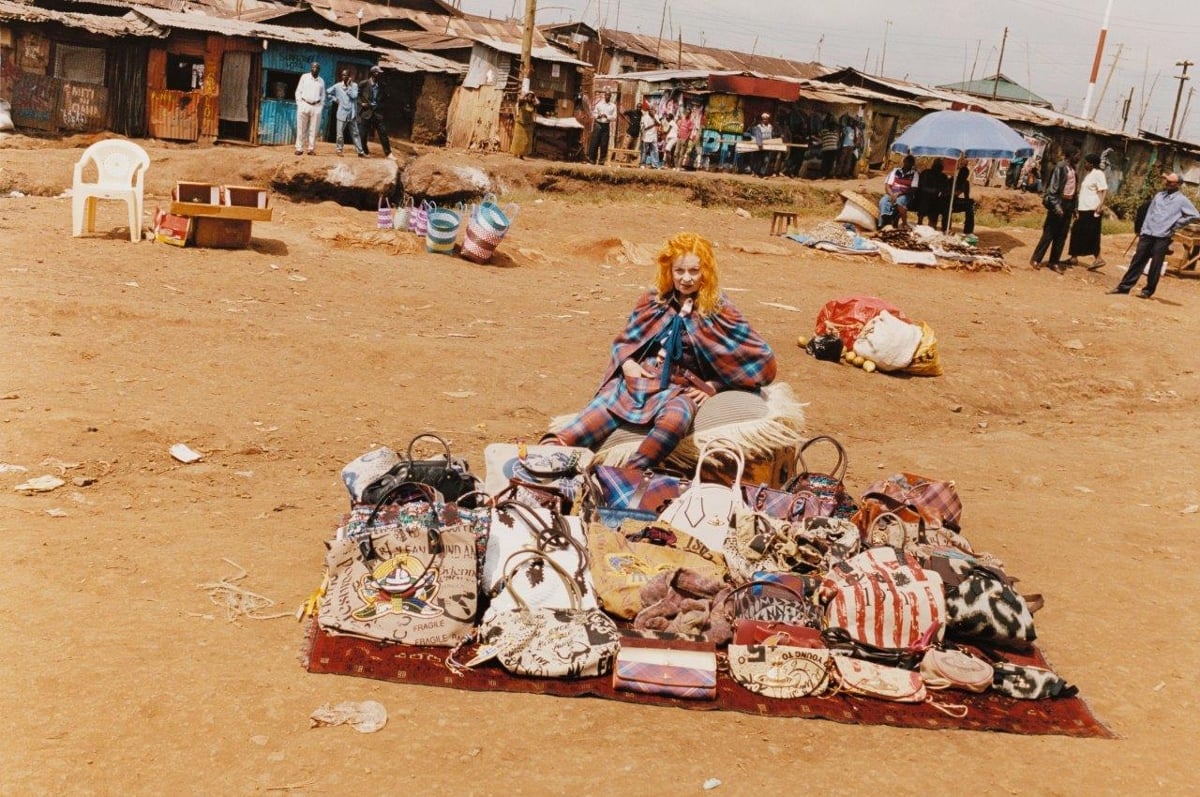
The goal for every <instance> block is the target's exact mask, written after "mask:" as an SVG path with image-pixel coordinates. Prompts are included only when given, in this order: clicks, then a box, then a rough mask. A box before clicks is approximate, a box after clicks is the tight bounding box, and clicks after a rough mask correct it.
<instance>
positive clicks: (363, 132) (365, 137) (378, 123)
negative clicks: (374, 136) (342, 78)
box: [358, 66, 392, 158]
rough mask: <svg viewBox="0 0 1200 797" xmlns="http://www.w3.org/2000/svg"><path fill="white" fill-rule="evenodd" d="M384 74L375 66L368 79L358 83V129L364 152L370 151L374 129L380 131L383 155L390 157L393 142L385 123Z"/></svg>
mask: <svg viewBox="0 0 1200 797" xmlns="http://www.w3.org/2000/svg"><path fill="white" fill-rule="evenodd" d="M382 74H383V70H382V69H380V68H379V67H377V66H373V67H371V74H370V75H369V76H368V77H367V79H366V80H364V81H363V82H362V83H359V84H358V103H359V106H358V129H359V137H360V138H361V139H362V148H363V152H364V153H367V154H369V153H370V149H369V144H370V142H371V131H372V130H374V131H377V132H378V133H379V146H381V147H383V156H384V157H385V158H390V157H392V143H391V142H390V141H388V134H387V128H386V127H385V126H384V124H383V104H384V91H383V84H382V83H380V82H379V76H380V75H382Z"/></svg>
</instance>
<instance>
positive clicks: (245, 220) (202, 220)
mask: <svg viewBox="0 0 1200 797" xmlns="http://www.w3.org/2000/svg"><path fill="white" fill-rule="evenodd" d="M170 212H171V213H172V214H174V215H176V216H188V217H190V218H191V219H192V224H193V236H194V238H195V243H196V246H207V247H213V248H217V249H244V248H246V247H247V246H249V245H250V226H251V224H252V223H253V222H256V221H270V220H271V208H258V207H247V206H244V205H211V204H206V203H203V202H179V201H174V202H172V203H171V210H170Z"/></svg>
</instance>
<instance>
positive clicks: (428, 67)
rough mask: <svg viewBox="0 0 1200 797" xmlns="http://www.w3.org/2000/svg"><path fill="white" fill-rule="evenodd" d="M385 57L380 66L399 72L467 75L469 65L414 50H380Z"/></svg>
mask: <svg viewBox="0 0 1200 797" xmlns="http://www.w3.org/2000/svg"><path fill="white" fill-rule="evenodd" d="M380 52H382V53H383V57H382V58H380V59H379V66H381V67H383V68H384V69H394V70H396V71H397V72H408V73H410V74H411V73H416V72H443V73H445V74H448V75H465V74H467V65H466V64H460V63H459V62H458V61H451V60H450V59H449V58H442V57H441V56H440V55H433V54H431V53H419V52H416V51H413V50H380Z"/></svg>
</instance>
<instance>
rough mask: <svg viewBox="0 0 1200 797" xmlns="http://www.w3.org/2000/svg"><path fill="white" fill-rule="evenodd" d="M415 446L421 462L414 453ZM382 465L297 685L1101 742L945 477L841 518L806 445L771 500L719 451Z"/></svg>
mask: <svg viewBox="0 0 1200 797" xmlns="http://www.w3.org/2000/svg"><path fill="white" fill-rule="evenodd" d="M893 309H894V308H893ZM880 312H889V315H893V317H895V318H896V319H897V321H900V322H902V323H907V322H906V321H903V314H901V313H899V311H898V310H895V312H894V314H893V313H892V312H890V311H888V310H886V309H882V308H881V309H880ZM831 317H837V318H841V317H843V316H831ZM868 323H869V322H864V323H863V324H862V326H863V327H866V326H868ZM423 438H428V439H431V440H433V441H434V442H436V443H437V444H438V445H439V446H440V447H441V452H440V455H439V456H435V457H432V458H430V459H418V458H417V457H416V456H415V454H414V445H416V444H418V443H420V442H421V441H422V439H423ZM421 445H428V440H427V441H426V442H425V443H421ZM404 450H405V454H404V455H400V454H398V453H396V451H393V450H391V449H387V448H384V449H376V450H374V451H370V452H367V453H366V454H364V455H363V456H361V457H359V458H358V459H356V460H355V461H354V462H352V463H350V464H348V465H347V466H346V468H345V469H344V470H343V474H342V475H343V480H344V482H345V485H346V488H347V492H348V494H349V496H350V499H351V501H350V511H349V513H348V514H347V515H346V516H345V518H344V520H343V522H342V523H341V525H340V526H339V528H338V529H337V531H336V533H335V534H334V536H333V539H331V540H330V541H329V542H328V543H327V548H328V552H327V554H326V556H325V561H326V572H325V576H324V578H323V580H322V584H321V586H320V588H319V589H318V590H317V591H316V592H314V594H313V596H312V597H311V598H310V599H309V601H308V602H307V603H306V604H305V606H304V607H303V608H302V611H301V612H300V613H299V616H300V617H301V618H302V619H303V617H305V616H311V617H312V620H311V621H310V622H311V625H310V631H309V639H308V650H307V666H308V668H309V670H310V671H313V672H328V673H341V674H349V675H365V676H367V677H373V678H382V679H386V680H395V681H406V682H410V683H424V684H433V685H441V686H451V687H457V688H464V689H496V690H505V691H534V692H539V693H543V694H561V695H584V694H587V695H595V696H600V697H606V698H610V699H616V700H624V701H629V702H642V703H651V704H665V705H676V706H681V707H693V708H695V707H709V708H719V709H726V710H739V711H752V712H754V713H759V714H767V715H776V716H810V717H825V718H830V719H835V720H839V721H849V722H870V723H886V724H893V725H901V726H905V727H927V728H931V727H936V728H954V727H960V728H976V729H991V730H1005V731H1011V732H1021V733H1064V734H1070V735H1080V736H1109V735H1111V734H1110V732H1109V731H1108V730H1107V728H1105V727H1104V726H1103V725H1102V724H1101V723H1100V722H1098V721H1097V720H1096V719H1095V718H1094V717H1093V716H1092V715H1091V713H1090V712H1089V711H1088V709H1087V707H1086V705H1085V704H1084V703H1083V702H1082V700H1080V699H1079V698H1078V697H1077V695H1076V689H1075V687H1073V686H1071V685H1070V684H1068V683H1067V682H1066V681H1065V680H1063V679H1062V678H1061V677H1060V676H1058V675H1057V674H1055V673H1054V672H1053V670H1052V669H1051V668H1049V667H1048V666H1047V664H1046V662H1045V660H1044V659H1043V658H1042V657H1041V656H1040V654H1039V653H1038V652H1037V649H1036V648H1035V647H1034V646H1033V643H1034V641H1035V639H1036V632H1035V628H1034V622H1033V613H1034V612H1035V611H1037V610H1038V609H1040V608H1041V606H1042V603H1043V601H1042V600H1041V598H1040V596H1034V595H1023V594H1022V593H1021V592H1019V591H1018V590H1017V588H1016V587H1015V586H1014V581H1013V579H1011V578H1010V577H1009V576H1008V575H1007V573H1006V572H1005V570H1004V567H1003V563H1001V562H1000V561H999V560H997V559H996V558H995V557H993V556H990V555H988V554H986V553H983V552H979V551H976V550H975V549H974V548H973V547H972V545H971V543H970V542H968V541H967V538H966V537H965V536H964V534H963V526H962V519H963V514H964V513H963V507H962V501H961V499H960V498H959V495H958V492H957V489H956V487H955V484H954V482H952V481H948V480H945V479H936V478H928V477H924V476H920V475H917V474H914V473H911V472H904V473H897V474H894V475H892V476H891V477H889V478H887V479H883V480H881V481H878V482H876V483H875V484H872V485H870V487H869V488H868V489H867V490H866V491H865V492H863V493H862V494H861V495H860V496H859V497H858V498H854V497H852V493H851V491H850V489H849V488H848V486H847V484H846V475H847V470H848V464H849V457H848V455H847V452H846V450H845V448H844V447H843V446H842V445H841V444H840V443H839V442H838V441H837V440H835V439H833V438H831V437H828V436H818V437H815V438H812V439H810V440H808V441H807V442H805V443H804V444H803V445H802V446H800V447H799V450H798V452H797V455H796V460H795V462H794V463H793V464H792V466H791V467H790V468H789V469H788V472H789V473H791V474H794V475H793V476H791V477H790V478H788V479H787V480H786V481H784V482H782V483H778V482H761V483H751V482H750V481H747V480H746V478H745V477H746V473H747V471H746V470H745V468H744V467H743V463H744V456H743V453H742V451H741V449H740V447H739V446H738V444H737V443H734V442H733V441H731V440H727V439H721V438H715V439H712V440H709V441H707V442H706V443H705V444H704V445H703V446H702V447H701V449H700V451H699V453H698V457H697V460H696V462H695V463H694V469H693V471H692V472H691V473H690V474H688V475H687V476H679V475H673V474H668V473H658V472H655V471H645V472H635V471H630V472H626V471H629V470H630V469H627V468H623V467H621V466H605V465H598V464H593V463H592V462H591V461H590V458H589V456H588V454H590V452H587V451H586V450H585V449H572V448H568V447H559V446H528V447H526V446H523V445H515V446H514V445H510V444H503V443H495V444H493V445H492V446H489V448H488V456H487V473H486V476H485V478H482V479H481V478H478V477H476V476H475V475H474V474H472V473H471V471H470V466H469V464H468V463H467V462H466V461H465V460H464V459H462V458H461V457H458V456H455V455H454V454H453V452H452V451H451V447H450V446H449V445H448V444H447V443H446V442H445V441H444V440H442V439H441V438H439V437H436V436H433V435H418V436H417V437H416V438H414V440H413V441H412V442H410V443H409V445H408V447H407V448H406V449H404ZM709 460H723V461H724V462H726V463H727V466H723V467H712V466H711V463H709ZM829 460H833V461H832V462H829ZM485 486H486V489H485ZM443 488H444V489H445V490H446V492H442V489H443ZM568 496H569V497H568ZM605 510H608V511H611V512H614V513H617V515H618V520H617V522H616V524H615V526H614V525H612V524H611V518H610V524H609V525H606V524H605V523H603V522H601V519H602V514H603V512H604V511H605Z"/></svg>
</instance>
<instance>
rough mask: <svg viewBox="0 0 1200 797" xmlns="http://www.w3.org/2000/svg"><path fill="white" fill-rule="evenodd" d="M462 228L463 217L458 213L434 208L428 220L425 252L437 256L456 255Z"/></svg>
mask: <svg viewBox="0 0 1200 797" xmlns="http://www.w3.org/2000/svg"><path fill="white" fill-rule="evenodd" d="M461 227H462V216H460V215H459V214H458V213H457V212H455V211H453V210H451V209H450V208H436V207H435V208H433V209H432V210H430V211H429V216H428V218H427V220H426V229H425V251H426V252H429V253H431V254H435V255H451V254H454V245H455V244H456V243H457V242H458V231H459V228H461Z"/></svg>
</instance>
